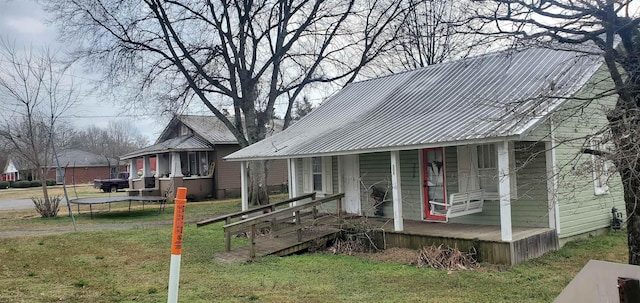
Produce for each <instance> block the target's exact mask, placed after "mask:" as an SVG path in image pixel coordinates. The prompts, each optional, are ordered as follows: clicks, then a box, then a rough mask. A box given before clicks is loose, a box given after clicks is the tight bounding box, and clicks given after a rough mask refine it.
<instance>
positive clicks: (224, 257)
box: [196, 193, 344, 263]
mask: <svg viewBox="0 0 640 303" xmlns="http://www.w3.org/2000/svg"><path fill="white" fill-rule="evenodd" d="M343 197H344V194H342V193H341V194H335V195H332V196H328V197H324V198H322V199H319V200H315V193H311V194H307V195H302V196H299V197H295V198H291V199H289V200H286V201H282V202H277V203H273V204H269V205H263V206H259V207H256V208H253V209H249V210H244V211H241V212H236V213H232V214H227V215H223V216H220V217H216V218H211V219H208V220H204V221H200V222H198V223H196V224H197V225H198V227H201V226H206V225H210V224H213V223H217V222H225V223H226V224H225V225H224V226H223V227H222V228H223V230H224V234H225V252H222V253H218V254H216V255H215V256H214V259H215V260H216V261H218V262H220V263H234V262H246V261H249V260H251V259H253V258H255V257H262V256H268V255H276V256H286V255H290V254H294V253H297V252H299V251H303V250H305V249H309V248H313V247H317V246H320V245H325V243H326V242H327V241H330V240H332V239H334V238H336V237H337V236H338V234H339V233H340V229H339V228H338V227H337V226H341V224H342V212H341V209H342V198H343ZM309 200H310V201H309ZM333 201H335V202H336V206H335V207H336V211H335V212H333V213H332V214H329V213H320V212H319V211H318V207H319V206H321V205H323V204H325V203H329V202H333ZM294 202H295V203H296V204H297V205H294ZM286 206H288V207H286ZM283 207H284V208H283ZM265 212H266V213H265ZM252 215H253V216H252ZM232 219H239V221H236V222H232V221H231V220H232ZM262 230H269V233H267V234H260V231H262ZM242 233H244V234H246V235H247V238H248V239H249V244H248V245H247V246H246V247H239V248H234V249H231V236H232V235H237V234H242Z"/></svg>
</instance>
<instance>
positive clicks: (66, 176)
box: [47, 149, 127, 184]
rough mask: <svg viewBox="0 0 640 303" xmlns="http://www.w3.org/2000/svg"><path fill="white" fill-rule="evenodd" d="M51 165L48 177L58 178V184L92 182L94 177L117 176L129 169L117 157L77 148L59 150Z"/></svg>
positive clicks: (51, 178) (107, 177)
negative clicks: (108, 156)
mask: <svg viewBox="0 0 640 303" xmlns="http://www.w3.org/2000/svg"><path fill="white" fill-rule="evenodd" d="M58 163H60V166H59V167H58ZM49 167H50V170H49V172H48V173H47V179H48V180H56V183H57V184H62V183H63V182H64V184H84V183H92V182H93V180H94V179H109V178H115V177H116V176H117V175H118V172H121V171H125V170H126V169H127V167H126V165H121V164H120V163H119V161H118V160H117V159H113V158H107V157H105V156H101V155H97V154H94V153H90V152H86V151H81V150H76V149H68V150H62V151H59V152H58V159H57V161H56V159H55V158H54V159H52V160H51V161H50V163H49Z"/></svg>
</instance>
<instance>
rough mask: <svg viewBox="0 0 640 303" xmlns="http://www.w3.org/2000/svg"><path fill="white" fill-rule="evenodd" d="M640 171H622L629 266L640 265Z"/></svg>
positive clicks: (625, 169) (626, 169) (627, 169)
mask: <svg viewBox="0 0 640 303" xmlns="http://www.w3.org/2000/svg"><path fill="white" fill-rule="evenodd" d="M639 173H640V172H639V171H633V170H631V169H629V168H624V171H620V174H621V176H622V186H623V188H624V205H625V208H626V211H627V240H628V246H629V264H633V265H640V220H638V216H639V215H640V209H638V208H639V207H638V206H639V205H638V202H639V200H640V199H638V197H640V177H639Z"/></svg>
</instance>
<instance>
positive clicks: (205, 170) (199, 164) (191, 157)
mask: <svg viewBox="0 0 640 303" xmlns="http://www.w3.org/2000/svg"><path fill="white" fill-rule="evenodd" d="M187 169H188V174H189V175H191V176H207V175H208V174H209V159H208V155H207V152H206V151H204V152H190V153H189V154H188V160H187Z"/></svg>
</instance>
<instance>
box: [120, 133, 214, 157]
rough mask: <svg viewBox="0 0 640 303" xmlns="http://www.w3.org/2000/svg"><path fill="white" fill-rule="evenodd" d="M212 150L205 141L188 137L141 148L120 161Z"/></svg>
mask: <svg viewBox="0 0 640 303" xmlns="http://www.w3.org/2000/svg"><path fill="white" fill-rule="evenodd" d="M213 149H214V147H213V144H211V143H209V142H207V141H206V140H204V139H202V138H200V137H198V136H195V135H188V136H180V137H175V138H171V139H168V140H165V141H162V142H160V143H156V144H154V145H151V146H147V147H145V148H141V149H139V150H136V151H134V152H131V153H128V154H126V155H124V156H122V157H121V159H123V160H125V159H131V158H135V157H140V156H144V155H153V154H158V153H168V152H174V151H203V150H213Z"/></svg>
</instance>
